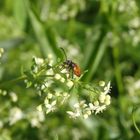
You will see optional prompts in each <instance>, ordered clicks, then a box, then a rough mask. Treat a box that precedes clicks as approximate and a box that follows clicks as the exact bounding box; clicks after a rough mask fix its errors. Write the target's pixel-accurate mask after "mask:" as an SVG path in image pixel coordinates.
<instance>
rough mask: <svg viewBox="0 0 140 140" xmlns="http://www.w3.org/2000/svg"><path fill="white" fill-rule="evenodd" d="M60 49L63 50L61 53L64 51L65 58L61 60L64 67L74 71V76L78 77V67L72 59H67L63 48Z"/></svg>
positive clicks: (79, 72)
mask: <svg viewBox="0 0 140 140" xmlns="http://www.w3.org/2000/svg"><path fill="white" fill-rule="evenodd" d="M61 49H62V50H63V53H64V55H65V58H66V61H65V62H63V65H64V67H65V68H66V69H68V70H69V71H70V70H72V73H74V74H75V75H76V76H78V77H80V76H81V70H80V67H79V66H78V65H77V64H76V63H74V62H73V61H71V60H68V59H67V56H66V53H65V50H64V49H63V48H61Z"/></svg>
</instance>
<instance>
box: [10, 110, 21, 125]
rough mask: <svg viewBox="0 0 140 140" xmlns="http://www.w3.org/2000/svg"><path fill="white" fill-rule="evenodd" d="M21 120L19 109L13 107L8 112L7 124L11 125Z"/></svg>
mask: <svg viewBox="0 0 140 140" xmlns="http://www.w3.org/2000/svg"><path fill="white" fill-rule="evenodd" d="M22 118H23V113H22V111H21V109H20V108H18V107H14V108H12V109H11V110H10V116H9V123H10V125H13V124H14V123H16V122H17V121H19V120H21V119H22Z"/></svg>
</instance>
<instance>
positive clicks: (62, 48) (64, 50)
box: [60, 47, 67, 60]
mask: <svg viewBox="0 0 140 140" xmlns="http://www.w3.org/2000/svg"><path fill="white" fill-rule="evenodd" d="M60 49H61V50H62V51H63V53H64V56H65V59H66V60H67V55H66V52H65V50H64V49H63V48H62V47H60Z"/></svg>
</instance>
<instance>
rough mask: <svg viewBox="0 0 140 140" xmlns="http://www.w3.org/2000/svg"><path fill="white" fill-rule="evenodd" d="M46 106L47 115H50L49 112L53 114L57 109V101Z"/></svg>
mask: <svg viewBox="0 0 140 140" xmlns="http://www.w3.org/2000/svg"><path fill="white" fill-rule="evenodd" d="M45 106H46V109H47V110H46V114H48V113H49V112H53V111H54V110H55V109H56V100H54V101H53V102H51V103H50V104H49V103H48V104H45Z"/></svg>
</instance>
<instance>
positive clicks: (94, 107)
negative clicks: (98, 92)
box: [89, 103, 98, 111]
mask: <svg viewBox="0 0 140 140" xmlns="http://www.w3.org/2000/svg"><path fill="white" fill-rule="evenodd" d="M89 108H90V110H91V111H94V110H96V109H97V108H98V106H95V105H93V104H92V103H89Z"/></svg>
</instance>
